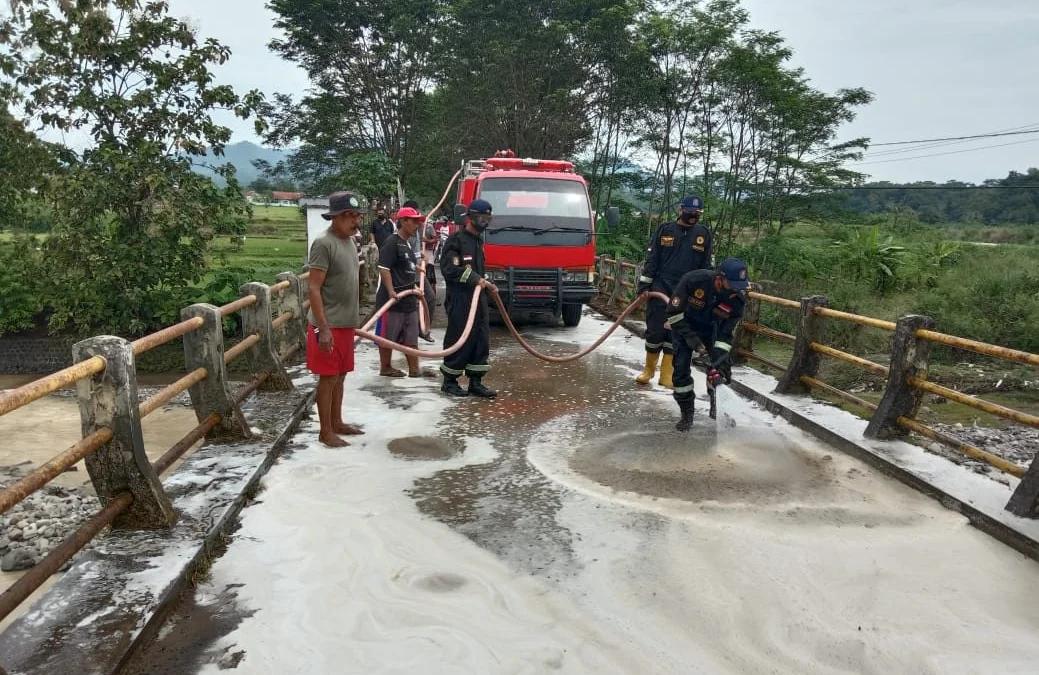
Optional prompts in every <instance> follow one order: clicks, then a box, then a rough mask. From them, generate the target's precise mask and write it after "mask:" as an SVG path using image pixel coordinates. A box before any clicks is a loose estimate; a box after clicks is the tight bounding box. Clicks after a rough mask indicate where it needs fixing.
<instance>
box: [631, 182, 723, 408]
mask: <svg viewBox="0 0 1039 675" xmlns="http://www.w3.org/2000/svg"><path fill="white" fill-rule="evenodd" d="M702 212H703V201H702V200H701V199H700V198H699V197H686V198H685V199H683V200H682V207H681V213H680V215H679V217H678V220H677V221H672V222H667V223H663V224H662V225H660V227H658V228H657V231H656V232H654V233H653V239H652V240H650V243H649V250H648V251H647V255H646V265H645V267H644V268H643V271H642V276H641V277H640V278H639V286H638V293H639V294H642V293H643V292H645V291H659V292H661V293H665V294H667V295H671V292H672V291H673V290H674V288H675V286H676V284H678V280H679V279H681V278H682V275H683V274H685V273H686V272H691V271H693V270H700V269H706V268H708V267H710V266H711V253H712V250H711V249H712V247H713V236H712V234H711V231H710V230H709V229H708V228H707V226H706V225H703V224H702V223H700V222H699V220H700V214H701V213H702ZM666 316H667V303H666V302H665V301H664V300H660V299H658V298H650V299H649V301H648V302H647V303H646V366H645V369H644V370H643V371H642V373H641V374H640V375H639V376H638V377H636V378H635V381H636V382H638V383H639V384H649V381H650V380H652V379H653V373H655V372H656V369H657V361H658V360H660V353H661V352H663V353H664V359H663V361H662V363H661V365H660V380H659V383H660V385H661V386H663V387H667V388H669V389H670V388H672V386H673V382H672V372H673V356H672V348H671V332H670V331H669V330H667V328H665V327H664V323H665V321H666Z"/></svg>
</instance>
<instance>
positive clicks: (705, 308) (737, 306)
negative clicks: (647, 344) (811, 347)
mask: <svg viewBox="0 0 1039 675" xmlns="http://www.w3.org/2000/svg"><path fill="white" fill-rule="evenodd" d="M749 286H750V282H749V281H748V280H747V265H746V264H745V263H744V262H743V261H742V260H739V259H738V258H726V259H725V260H723V261H722V263H721V264H720V265H718V269H717V270H694V271H692V272H687V273H686V274H685V276H683V277H682V278H681V279H680V280H679V282H678V283H677V284H675V288H674V292H673V293H672V295H671V301H670V302H669V303H668V304H667V321H668V323H669V324H670V325H671V333H672V336H673V339H674V341H673V348H674V355H675V356H674V359H675V386H674V397H675V401H676V402H677V403H678V409H679V411H680V412H681V414H682V417H681V419H680V420H679V421H678V424H676V425H675V428H676V429H678V430H679V431H689V427H691V426H692V424H693V401H694V399H695V395H694V393H693V375H692V361H693V358H695V357H696V356H698V355H700V356H702V355H707V356H708V358H709V360H710V367H709V368H708V370H707V387H708V389H713V388H715V387H716V386H717V385H719V384H721V383H723V382H724V383H728V382H729V381H731V379H732V367H731V366H730V364H729V352H730V351H731V350H732V332H733V330H735V328H736V324H738V323H739V321H740V318H741V317H742V316H743V304H744V302H745V298H746V294H747V288H748V287H749Z"/></svg>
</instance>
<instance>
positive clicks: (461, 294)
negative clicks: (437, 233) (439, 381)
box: [440, 199, 498, 398]
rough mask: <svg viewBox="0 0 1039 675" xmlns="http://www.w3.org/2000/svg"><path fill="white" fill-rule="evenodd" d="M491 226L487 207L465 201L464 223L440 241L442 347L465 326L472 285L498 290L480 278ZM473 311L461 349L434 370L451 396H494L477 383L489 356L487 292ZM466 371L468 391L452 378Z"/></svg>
mask: <svg viewBox="0 0 1039 675" xmlns="http://www.w3.org/2000/svg"><path fill="white" fill-rule="evenodd" d="M490 224H491V205H490V203H489V202H486V201H484V200H483V199H474V200H473V201H472V203H471V204H469V210H468V213H467V217H466V224H465V227H464V228H463V229H462V230H460V231H459V232H456V233H455V234H452V235H451V236H450V237H448V238H447V241H446V242H445V243H444V250H443V253H442V254H441V259H440V272H441V274H442V275H443V277H444V281H445V283H446V285H447V297H446V298H445V300H444V309H445V310H446V311H447V333H446V334H445V335H444V348H445V349H446V348H447V347H449V346H451V345H453V344H454V343H455V342H456V341H457V340H458V338H459V337H461V335H462V332H463V331H464V330H465V324H466V321H467V320H468V318H469V306H470V305H471V304H472V298H473V292H474V289H475V288H476V287H477V286H481V287H483V289H484V290H485V291H489V292H491V293H494V294H495V295H497V294H498V288H497V287H496V286H495V285H494V284H492V283H491V282H489V281H487V280H486V279H484V278H483V273H484V267H483V265H484V257H483V240H482V239H481V236H482V234H483V231H484V230H486V229H487V226H489V225H490ZM479 303H480V304H479V306H478V307H477V310H476V320H475V322H474V323H473V330H472V332H470V333H469V339H467V340H466V341H465V344H464V345H462V348H461V349H459V350H458V351H457V352H455V353H454V354H451V355H450V356H448V357H446V358H445V359H444V363H443V365H441V366H440V372H441V373H443V374H444V384H443V386H441V387H440V390H441V391H443V392H444V393H447V394H451V395H452V396H469V395H472V396H479V397H481V398H494V397H495V396H497V395H498V394H497V392H495V391H493V390H491V389H488V388H487V387H485V386H484V385H483V377H484V376H485V375H486V374H487V371H488V370H489V368H490V367H489V366H488V365H487V357H488V355H489V354H490V349H491V342H490V316H489V314H488V308H487V293H486V292H484V293H482V294H481V295H480V301H479ZM462 375H466V376H468V378H469V389H468V391H467V390H465V389H462V387H461V386H460V385H459V384H458V378H459V377H460V376H462Z"/></svg>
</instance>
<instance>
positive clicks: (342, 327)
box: [307, 192, 364, 448]
mask: <svg viewBox="0 0 1039 675" xmlns="http://www.w3.org/2000/svg"><path fill="white" fill-rule="evenodd" d="M328 202H329V209H328V212H327V213H323V214H321V217H322V218H324V219H325V220H329V221H331V223H332V224H331V226H330V227H329V228H328V230H326V231H325V233H324V234H322V235H321V236H319V237H318V238H317V239H315V240H314V243H313V244H312V245H311V247H310V256H309V259H308V261H307V269H308V270H309V271H310V278H309V290H308V297H309V299H310V313H309V316H308V319H309V323H310V325H309V327H308V331H307V367H308V368H309V369H310V371H311V372H312V373H314V374H315V375H317V376H318V385H317V415H318V420H319V421H320V425H321V430H320V432H319V435H318V439H319V440H320V441H321V442H322V443H324V444H325V445H327V446H329V447H333V448H338V447H343V446H345V445H349V443H347V442H346V441H344V440H343V439H342V438H340V437H339V435H340V434H344V435H356V434H361V433H364V432H362V431H361V430H360V429H359V428H357V427H356V426H353V425H351V424H346V423H345V422H343V385H344V380H345V379H346V375H347V373H349V372H351V371H353V369H354V330H355V329H356V327H357V326H358V325H359V322H360V306H359V302H358V300H359V298H358V291H359V289H358V271H359V269H360V266H359V264H358V259H357V246H356V244H355V243H354V234H355V233H356V232H357V228H358V227H360V225H361V220H362V218H363V215H364V211H363V210H362V208H361V202H360V200H359V199H358V198H357V196H356V195H354V194H353V193H351V192H336V193H334V194H332V195H331V196H330V197H329V200H328Z"/></svg>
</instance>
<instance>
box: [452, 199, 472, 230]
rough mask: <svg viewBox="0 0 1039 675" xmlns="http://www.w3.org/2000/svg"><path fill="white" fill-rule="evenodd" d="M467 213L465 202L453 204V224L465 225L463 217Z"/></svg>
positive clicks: (467, 208)
mask: <svg viewBox="0 0 1039 675" xmlns="http://www.w3.org/2000/svg"><path fill="white" fill-rule="evenodd" d="M468 213H469V207H468V206H466V205H465V204H455V225H458V226H459V227H465V217H466V214H468Z"/></svg>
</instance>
